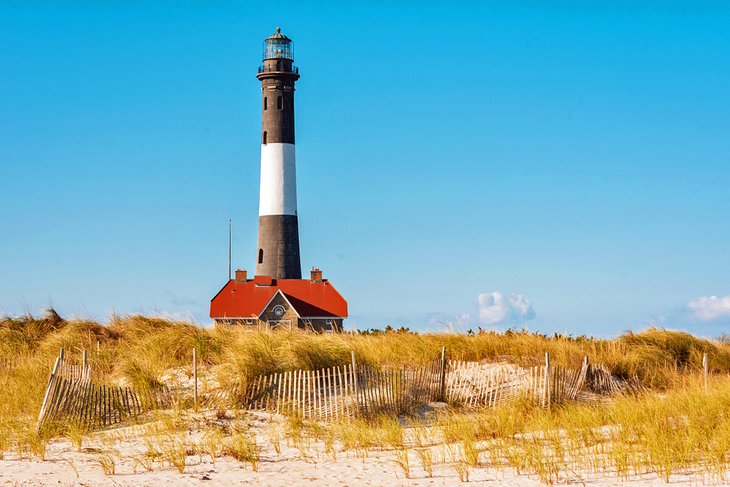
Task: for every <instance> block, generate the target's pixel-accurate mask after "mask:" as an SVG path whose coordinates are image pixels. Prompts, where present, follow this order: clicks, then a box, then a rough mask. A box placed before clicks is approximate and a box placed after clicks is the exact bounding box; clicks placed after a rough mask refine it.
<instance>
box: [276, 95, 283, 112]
mask: <svg viewBox="0 0 730 487" xmlns="http://www.w3.org/2000/svg"><path fill="white" fill-rule="evenodd" d="M276 108H278V109H279V110H283V109H284V98H282V97H281V96H277V97H276Z"/></svg>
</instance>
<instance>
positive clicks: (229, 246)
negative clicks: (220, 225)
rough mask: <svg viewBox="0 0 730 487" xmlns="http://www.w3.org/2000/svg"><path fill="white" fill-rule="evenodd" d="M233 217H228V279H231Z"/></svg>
mask: <svg viewBox="0 0 730 487" xmlns="http://www.w3.org/2000/svg"><path fill="white" fill-rule="evenodd" d="M231 227H232V224H231V219H230V218H229V219H228V280H229V281H230V280H231V241H232V231H231Z"/></svg>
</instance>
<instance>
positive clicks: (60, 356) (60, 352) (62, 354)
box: [58, 347, 64, 362]
mask: <svg viewBox="0 0 730 487" xmlns="http://www.w3.org/2000/svg"><path fill="white" fill-rule="evenodd" d="M63 357H64V350H63V347H61V350H59V351H58V358H59V359H61V362H63Z"/></svg>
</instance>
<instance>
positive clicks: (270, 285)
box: [210, 269, 347, 332]
mask: <svg viewBox="0 0 730 487" xmlns="http://www.w3.org/2000/svg"><path fill="white" fill-rule="evenodd" d="M210 317H211V318H213V321H214V322H215V324H217V325H248V326H251V327H256V326H265V327H267V328H283V329H292V328H304V329H308V330H314V331H319V332H341V331H342V320H344V319H345V318H347V301H345V299H344V298H343V297H342V296H341V295H340V293H339V292H337V289H335V287H334V286H333V285H332V284H330V283H329V281H327V279H322V271H321V270H319V269H312V273H311V277H310V279H274V278H272V277H270V276H254V278H253V279H247V277H246V271H244V270H237V271H236V276H235V279H231V280H230V281H228V283H227V284H226V285H225V286H223V289H221V290H220V291H218V294H216V295H215V297H213V299H212V300H211V302H210Z"/></svg>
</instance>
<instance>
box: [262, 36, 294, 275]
mask: <svg viewBox="0 0 730 487" xmlns="http://www.w3.org/2000/svg"><path fill="white" fill-rule="evenodd" d="M256 77H257V78H258V79H259V80H261V103H262V121H263V123H262V128H261V187H260V195H259V237H258V254H257V257H256V275H265V276H271V277H272V278H274V279H301V277H302V268H301V263H300V259H299V223H298V220H297V181H296V164H295V152H294V83H295V82H296V80H297V79H299V69H298V68H297V67H296V66H294V57H293V53H292V42H291V39H289V38H288V37H287V36H285V35H284V34H282V33H281V30H280V29H279V28H278V27H277V28H276V33H275V34H274V35H272V36H270V37H268V38H267V39H266V40H265V41H264V52H263V63H262V64H261V66H259V69H258V74H257V75H256Z"/></svg>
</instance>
